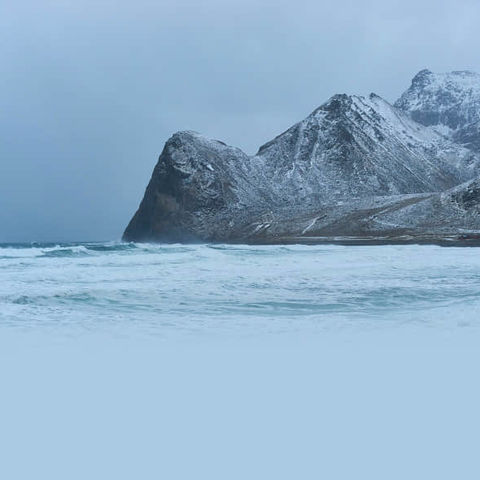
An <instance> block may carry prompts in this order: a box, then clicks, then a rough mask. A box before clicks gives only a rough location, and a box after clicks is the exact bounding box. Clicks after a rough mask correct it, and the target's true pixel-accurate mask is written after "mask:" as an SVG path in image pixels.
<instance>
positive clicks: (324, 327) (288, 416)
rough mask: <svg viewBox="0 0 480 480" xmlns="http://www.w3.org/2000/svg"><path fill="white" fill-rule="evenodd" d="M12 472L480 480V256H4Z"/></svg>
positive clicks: (9, 251)
mask: <svg viewBox="0 0 480 480" xmlns="http://www.w3.org/2000/svg"><path fill="white" fill-rule="evenodd" d="M0 266H1V268H0V394H1V395H0V478H2V479H3V478H5V479H9V480H16V479H21V480H24V479H32V478H35V479H48V480H56V479H59V480H60V479H62V480H64V479H69V480H71V479H74V480H77V479H78V480H80V479H81V480H84V479H89V480H97V479H99V480H100V479H101V480H104V479H115V480H118V479H121V480H123V479H141V480H144V479H148V480H149V479H152V480H153V479H155V480H157V479H168V480H171V479H173V480H175V479H182V480H183V479H185V480H190V479H208V480H211V479H222V480H224V479H229V480H230V479H235V480H236V479H241V480H244V479H249V480H257V479H258V480H260V479H261V480H265V479H275V480H276V479H302V480H303V479H315V480H317V479H319V478H325V479H329V480H330V479H333V480H335V479H342V480H343V479H345V480H350V479H368V480H371V479H379V480H380V479H382V480H384V479H389V480H391V479H395V480H396V479H399V480H400V479H401V480H404V479H406V478H408V479H409V480H417V479H418V480H420V479H422V480H424V479H429V478H435V480H438V479H452V478H461V479H462V480H469V479H472V480H473V479H477V478H478V474H479V472H480V468H479V463H478V452H477V446H478V432H479V431H480V415H479V407H478V405H480V389H479V388H478V381H477V377H478V365H479V362H480V354H479V353H478V351H479V350H478V341H479V340H480V335H479V333H480V330H479V322H480V320H479V308H480V255H479V254H478V250H477V249H469V248H464V249H462V248H440V247H434V246H431V247H430V246H401V247H400V246H397V247H396V246H381V247H379V246H375V247H341V246H318V247H304V246H288V247H287V246H285V247H282V246H278V247H251V246H221V245H218V246H208V245H198V246H182V245H168V246H167V245H128V244H116V243H111V244H76V245H63V246H55V245H38V246H34V247H30V246H28V247H26V246H18V245H16V246H15V245H11V246H3V247H2V248H0Z"/></svg>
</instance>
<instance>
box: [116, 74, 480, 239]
mask: <svg viewBox="0 0 480 480" xmlns="http://www.w3.org/2000/svg"><path fill="white" fill-rule="evenodd" d="M479 79H480V77H479V76H478V75H475V74H471V73H468V72H453V73H451V74H446V75H435V74H432V73H431V72H429V71H427V70H424V71H422V72H420V73H419V74H418V75H417V76H416V77H415V78H414V80H413V82H412V86H411V87H410V88H409V90H407V92H405V94H404V95H402V97H401V98H400V100H398V101H397V102H396V103H395V106H392V105H390V104H389V103H388V102H386V101H385V100H383V99H381V98H380V97H379V96H377V95H375V94H371V95H370V96H369V97H360V96H348V95H335V96H334V97H332V98H331V99H330V100H328V101H327V102H326V103H325V104H323V105H322V106H320V107H319V108H317V109H316V110H315V111H313V112H312V113H311V114H310V115H309V116H308V117H307V118H306V119H305V120H303V121H301V122H299V123H297V124H295V125H294V126H293V127H291V128H290V129H288V130H287V131H286V132H284V133H282V134H281V135H279V136H278V137H276V138H275V139H273V140H272V141H270V142H268V143H267V144H265V145H263V146H262V147H260V149H259V151H258V153H257V154H256V155H254V156H247V155H246V154H245V153H243V152H242V151H241V150H240V149H238V148H234V147H230V146H227V145H225V144H224V143H223V142H220V141H217V140H210V139H207V138H205V137H203V136H201V135H199V134H197V133H195V132H179V133H176V134H175V135H173V136H172V137H171V138H170V139H169V140H168V141H167V143H166V144H165V148H164V150H163V152H162V154H161V155H160V158H159V161H158V163H157V165H156V167H155V170H154V172H153V175H152V178H151V180H150V183H149V185H148V187H147V190H146V192H145V196H144V199H143V200H142V203H141V205H140V207H139V209H138V211H137V212H136V214H135V216H134V217H133V218H132V220H131V222H130V224H129V225H128V227H127V229H126V231H125V234H124V238H125V239H126V240H134V241H152V240H153V241H185V240H191V241H193V240H202V241H264V242H274V241H288V239H289V238H290V239H292V238H295V239H298V238H312V237H314V236H319V237H321V236H325V235H357V234H362V235H375V234H376V233H379V232H381V233H383V234H384V233H385V232H387V233H388V234H395V232H397V233H398V232H404V231H410V230H411V229H412V228H413V227H412V225H415V219H412V218H409V222H406V218H407V217H408V215H407V217H405V215H403V213H402V212H405V211H410V210H412V208H413V206H414V205H417V204H422V205H427V204H428V202H433V203H432V205H433V206H432V209H433V210H434V209H435V205H437V204H438V205H439V203H438V201H437V200H435V201H434V200H432V199H437V198H440V197H439V195H441V192H447V191H450V190H451V189H452V188H453V189H455V188H456V189H457V190H456V191H460V190H461V189H462V188H463V187H462V186H460V187H459V185H462V184H464V183H465V188H471V184H470V183H468V182H470V181H471V180H472V179H474V178H476V177H478V176H480V154H479V153H477V151H475V148H476V147H475V146H476V145H477V140H478V138H477V137H476V134H475V132H478V129H479V125H480V123H479V119H480V117H479V115H480V104H479V103H478V100H479V99H480V95H479V94H478V92H480V81H479ZM475 128H476V130H475ZM468 185H470V187H469V186H468ZM458 189H460V190H458ZM442 198H443V197H442ZM447 204H448V202H447ZM442 205H443V204H442ZM415 208H417V210H416V211H417V216H418V217H419V218H420V217H421V215H420V214H419V213H418V212H420V210H418V208H419V207H415ZM469 208H470V207H469ZM427 210H428V209H427ZM457 210H458V209H457ZM422 211H423V210H422ZM446 211H448V212H450V214H451V211H450V210H448V209H447V210H446ZM452 211H453V210H452ZM392 216H394V217H395V218H397V220H398V222H397V223H395V222H394V221H393V220H392V219H391V218H390V217H392ZM447 216H448V215H447ZM387 217H388V218H387ZM392 218H393V217H392ZM442 218H444V217H442ZM468 218H469V220H468V222H469V229H470V230H471V229H472V228H473V227H472V225H473V224H472V221H471V218H470V216H469V217H468ZM402 222H403V223H402ZM445 222H446V223H445ZM445 222H444V225H443V226H446V227H447V230H448V225H449V222H448V221H447V220H445ZM450 223H451V225H452V226H453V225H454V224H455V225H457V226H456V227H455V228H458V222H456V223H455V222H453V223H452V222H450ZM407 224H408V225H409V226H407ZM421 225H423V224H422V223H421V222H420V220H419V222H417V226H418V228H419V229H423V230H425V228H426V227H425V228H424V226H421ZM436 228H437V229H438V225H437V227H436ZM478 228H479V230H480V219H479V225H478ZM444 230H445V229H443V230H442V232H443V231H444Z"/></svg>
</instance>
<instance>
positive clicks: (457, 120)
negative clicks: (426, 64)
mask: <svg viewBox="0 0 480 480" xmlns="http://www.w3.org/2000/svg"><path fill="white" fill-rule="evenodd" d="M395 107H397V108H399V109H400V110H403V111H405V112H407V113H409V114H410V115H411V118H412V119H413V120H415V121H416V122H418V123H421V124H422V125H425V126H432V127H435V128H436V129H437V130H438V131H440V132H442V133H444V134H445V135H447V136H448V137H450V138H452V139H453V140H455V141H457V142H460V143H463V144H464V145H465V146H467V147H469V148H472V149H474V150H477V151H479V146H480V145H479V144H480V136H479V126H478V124H479V122H480V75H479V74H477V73H474V72H469V71H457V72H450V73H443V74H438V73H433V72H431V71H430V70H422V71H421V72H419V73H418V74H417V75H416V76H415V77H414V78H413V80H412V84H411V86H410V88H409V89H408V90H407V91H406V92H405V93H404V94H403V95H402V96H401V97H400V99H398V100H397V101H396V102H395Z"/></svg>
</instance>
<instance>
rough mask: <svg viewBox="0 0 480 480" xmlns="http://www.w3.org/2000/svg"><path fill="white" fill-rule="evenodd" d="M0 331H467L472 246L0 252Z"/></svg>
mask: <svg viewBox="0 0 480 480" xmlns="http://www.w3.org/2000/svg"><path fill="white" fill-rule="evenodd" d="M0 263H1V270H0V328H2V327H3V328H11V329H35V330H36V331H54V332H55V333H59V334H67V335H71V334H81V333H92V332H93V333H95V332H97V333H106V334H107V335H115V334H122V335H147V336H148V335H156V336H163V337H170V336H179V335H180V336H188V335H193V336H195V335H201V336H202V337H205V336H218V335H227V336H232V335H233V336H235V337H238V336H244V335H247V336H254V337H256V336H259V335H260V336H261V335H265V334H282V333H283V334H289V333H293V332H296V333H300V334H307V335H312V334H313V335H315V334H316V333H319V332H322V331H325V330H329V331H331V330H345V329H354V330H363V331H364V330H365V329H376V330H385V329H387V330H391V329H403V330H405V329H407V330H408V329H412V328H429V329H437V330H445V329H447V330H448V329H457V328H458V327H468V328H473V329H476V328H477V327H478V323H479V319H478V317H479V312H480V255H479V254H478V250H477V249H469V248H441V247H436V246H372V247H343V246H317V247H312V246H261V247H258V246H224V245H218V246H213V245H198V246H184V245H133V244H115V243H112V244H76V245H64V246H41V245H40V246H35V247H31V248H25V247H18V246H10V247H4V248H0Z"/></svg>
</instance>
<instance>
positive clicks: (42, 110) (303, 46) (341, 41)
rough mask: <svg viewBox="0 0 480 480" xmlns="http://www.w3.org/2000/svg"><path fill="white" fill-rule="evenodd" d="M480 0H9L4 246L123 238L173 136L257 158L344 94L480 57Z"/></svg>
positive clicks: (0, 218) (2, 53) (2, 54)
mask: <svg viewBox="0 0 480 480" xmlns="http://www.w3.org/2000/svg"><path fill="white" fill-rule="evenodd" d="M479 19H480V4H479V3H478V2H477V1H476V0H472V1H469V0H461V1H457V2H450V1H443V0H436V1H433V0H432V1H421V2H418V1H413V0H404V1H387V2H385V1H379V0H366V1H362V2H357V1H353V0H340V1H333V0H332V1H330V0H327V1H320V2H318V1H313V0H300V1H299V2H296V3H295V5H293V4H292V3H291V2H286V1H283V0H277V1H275V2H273V1H260V2H258V1H251V0H242V1H236V0H231V1H220V0H204V1H185V0H178V1H173V0H163V1H161V2H157V1H146V0H140V1H138V2H129V1H128V2H127V1H113V0H111V1H102V2H97V1H91V0H84V1H67V0H63V1H56V0H55V1H54V0H45V1H41V2H38V1H36V0H35V1H34V0H19V1H16V2H2V3H1V4H0V44H1V47H0V62H1V65H2V75H1V78H0V162H1V165H2V171H1V175H0V205H2V208H1V209H0V241H41V240H58V241H61V240H92V239H98V240H102V239H105V240H106V239H116V238H119V237H120V235H121V233H122V230H123V228H124V227H125V225H126V223H127V222H128V220H129V218H130V217H131V215H132V213H133V212H134V210H135V209H136V207H137V206H138V203H139V201H140V199H141V196H142V195H143V191H144V188H145V186H146V183H147V181H148V179H149V177H150V174H151V171H152V169H153V166H154V164H155V162H156V159H157V157H158V154H159V153H160V151H161V149H162V147H163V144H164V142H165V140H166V139H167V138H168V137H169V136H170V135H171V134H172V133H173V132H175V131H177V130H185V129H192V130H196V131H199V132H201V133H203V134H205V135H207V136H211V137H214V138H219V139H221V140H224V141H225V142H227V143H230V144H233V145H236V146H239V147H241V148H243V149H244V150H245V151H246V152H248V153H254V152H255V151H256V149H257V148H258V146H259V145H261V144H262V143H264V142H266V141H268V140H270V139H271V138H272V137H274V136H275V135H277V134H278V133H280V132H282V131H283V130H285V129H286V128H287V127H289V126H290V125H291V124H293V123H294V122H296V121H298V120H300V119H302V118H303V117H305V116H306V115H307V114H308V113H310V112H311V111H312V110H313V109H314V108H315V107H317V106H318V105H320V104H321V103H323V102H324V101H325V100H326V99H327V98H329V97H330V96H331V95H332V94H334V93H342V92H346V93H358V94H368V93H370V92H371V91H374V92H376V93H377V94H379V95H381V96H383V97H385V98H386V99H387V100H390V101H393V100H394V99H395V98H397V97H398V96H399V94H400V93H401V92H402V91H403V90H404V89H406V88H407V87H408V85H409V83H410V80H411V78H412V76H413V75H414V74H415V73H416V72H417V71H419V70H420V69H422V68H425V67H428V68H430V69H431V70H433V71H438V72H443V71H449V70H460V69H473V70H477V71H478V70H480V68H479V66H478V50H479V47H480V37H479V35H478V22H479Z"/></svg>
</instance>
